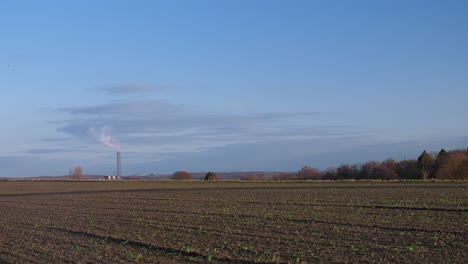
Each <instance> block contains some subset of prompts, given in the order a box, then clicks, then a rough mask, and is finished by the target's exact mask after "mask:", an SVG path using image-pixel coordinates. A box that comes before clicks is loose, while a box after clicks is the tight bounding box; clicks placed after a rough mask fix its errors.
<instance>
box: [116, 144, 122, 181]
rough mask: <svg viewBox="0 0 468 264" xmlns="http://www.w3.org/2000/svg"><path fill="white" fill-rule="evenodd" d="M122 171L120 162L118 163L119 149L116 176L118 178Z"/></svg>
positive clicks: (118, 157) (118, 158)
mask: <svg viewBox="0 0 468 264" xmlns="http://www.w3.org/2000/svg"><path fill="white" fill-rule="evenodd" d="M121 173H122V167H121V164H120V151H117V175H115V176H117V177H118V178H120V176H122V175H121Z"/></svg>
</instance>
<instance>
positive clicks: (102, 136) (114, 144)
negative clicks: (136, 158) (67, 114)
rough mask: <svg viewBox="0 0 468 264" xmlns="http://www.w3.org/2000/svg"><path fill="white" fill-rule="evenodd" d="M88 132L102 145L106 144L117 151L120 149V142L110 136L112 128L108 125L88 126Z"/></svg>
mask: <svg viewBox="0 0 468 264" xmlns="http://www.w3.org/2000/svg"><path fill="white" fill-rule="evenodd" d="M88 132H89V134H90V135H91V136H92V137H93V138H95V139H97V140H99V141H100V142H101V143H102V144H104V146H108V147H109V148H111V149H113V150H115V151H117V152H120V151H121V147H120V142H119V141H118V140H117V139H116V138H114V137H112V136H111V132H112V129H110V128H109V127H106V126H103V127H100V128H98V129H97V128H95V127H90V128H89V129H88Z"/></svg>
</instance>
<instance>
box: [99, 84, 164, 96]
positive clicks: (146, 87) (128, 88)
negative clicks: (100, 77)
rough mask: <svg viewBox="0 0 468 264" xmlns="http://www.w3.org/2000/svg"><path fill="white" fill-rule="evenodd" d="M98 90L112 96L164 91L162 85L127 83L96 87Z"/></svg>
mask: <svg viewBox="0 0 468 264" xmlns="http://www.w3.org/2000/svg"><path fill="white" fill-rule="evenodd" d="M98 88H99V89H100V90H102V91H104V92H106V93H108V94H112V95H118V94H126V95H128V94H148V93H153V92H157V91H161V90H163V89H164V87H163V86H162V85H156V84H148V83H127V84H115V85H109V86H101V87H98Z"/></svg>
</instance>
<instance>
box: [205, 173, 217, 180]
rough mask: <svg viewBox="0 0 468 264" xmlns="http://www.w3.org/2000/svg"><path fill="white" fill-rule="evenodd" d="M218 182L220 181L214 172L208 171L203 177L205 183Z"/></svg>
mask: <svg viewBox="0 0 468 264" xmlns="http://www.w3.org/2000/svg"><path fill="white" fill-rule="evenodd" d="M218 180H220V178H219V177H218V175H216V173H214V172H211V171H210V172H208V173H207V174H206V175H205V181H218Z"/></svg>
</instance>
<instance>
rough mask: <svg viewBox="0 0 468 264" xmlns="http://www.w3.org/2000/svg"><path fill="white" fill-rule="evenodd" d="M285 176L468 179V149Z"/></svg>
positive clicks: (335, 178)
mask: <svg viewBox="0 0 468 264" xmlns="http://www.w3.org/2000/svg"><path fill="white" fill-rule="evenodd" d="M285 176H286V177H289V179H298V180H427V179H440V180H468V149H466V150H451V151H446V150H444V149H441V150H440V151H439V152H438V153H428V152H426V151H425V150H424V151H423V152H422V153H421V155H419V157H418V158H417V159H409V160H408V159H405V160H401V161H395V160H394V159H387V160H385V161H382V162H378V161H367V162H365V163H362V164H353V165H348V164H342V165H341V166H339V167H338V168H329V169H327V170H325V171H320V170H318V169H315V168H312V167H310V166H304V167H302V169H301V170H299V171H298V172H297V173H296V174H295V175H289V176H288V175H283V177H285Z"/></svg>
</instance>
